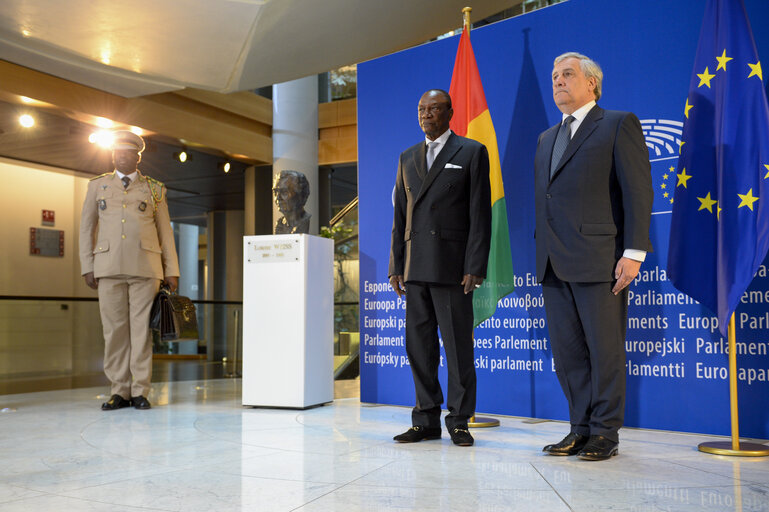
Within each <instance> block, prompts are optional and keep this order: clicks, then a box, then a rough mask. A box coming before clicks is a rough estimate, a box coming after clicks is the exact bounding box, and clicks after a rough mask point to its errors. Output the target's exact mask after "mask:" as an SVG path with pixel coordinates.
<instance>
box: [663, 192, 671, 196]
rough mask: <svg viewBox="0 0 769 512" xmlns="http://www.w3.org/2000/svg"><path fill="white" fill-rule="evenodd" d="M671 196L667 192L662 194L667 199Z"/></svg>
mask: <svg viewBox="0 0 769 512" xmlns="http://www.w3.org/2000/svg"><path fill="white" fill-rule="evenodd" d="M669 195H670V194H668V193H667V192H665V193H664V194H662V197H667V196H669Z"/></svg>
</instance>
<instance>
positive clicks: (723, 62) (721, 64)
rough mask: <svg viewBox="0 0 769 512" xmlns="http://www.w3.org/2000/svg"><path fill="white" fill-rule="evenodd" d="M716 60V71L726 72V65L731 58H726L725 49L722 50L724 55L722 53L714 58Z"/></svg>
mask: <svg viewBox="0 0 769 512" xmlns="http://www.w3.org/2000/svg"><path fill="white" fill-rule="evenodd" d="M716 60H717V61H718V67H717V68H716V71H718V70H719V69H722V68H723V70H724V71H726V63H727V62H729V61H730V60H732V58H731V57H727V56H726V49H724V53H722V54H721V56H720V57H716Z"/></svg>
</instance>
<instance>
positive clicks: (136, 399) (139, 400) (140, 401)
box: [131, 395, 152, 409]
mask: <svg viewBox="0 0 769 512" xmlns="http://www.w3.org/2000/svg"><path fill="white" fill-rule="evenodd" d="M131 403H133V404H134V409H149V408H151V407H152V406H151V405H150V401H149V400H147V399H146V398H144V397H143V396H141V395H139V396H132V397H131Z"/></svg>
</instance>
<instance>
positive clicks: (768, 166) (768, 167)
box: [764, 164, 769, 179]
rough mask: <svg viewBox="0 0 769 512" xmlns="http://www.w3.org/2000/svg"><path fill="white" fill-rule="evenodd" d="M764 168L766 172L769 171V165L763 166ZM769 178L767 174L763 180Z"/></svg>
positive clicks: (768, 173)
mask: <svg viewBox="0 0 769 512" xmlns="http://www.w3.org/2000/svg"><path fill="white" fill-rule="evenodd" d="M764 167H766V170H767V171H769V165H766V164H764ZM766 178H769V172H767V173H766V176H764V179H766Z"/></svg>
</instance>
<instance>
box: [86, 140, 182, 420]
mask: <svg viewBox="0 0 769 512" xmlns="http://www.w3.org/2000/svg"><path fill="white" fill-rule="evenodd" d="M114 135H115V143H114V145H113V148H112V161H113V164H114V166H115V170H114V171H112V172H108V173H106V174H102V175H101V176H98V177H96V178H93V179H92V180H91V181H90V182H89V183H88V192H87V193H86V197H85V202H84V203H83V213H82V218H81V221H80V266H81V271H82V275H83V277H84V278H85V282H86V284H87V285H88V286H90V287H91V288H93V289H96V290H98V292H99V310H100V311H101V321H102V326H103V329H104V373H105V374H106V376H107V378H108V379H109V380H110V382H111V383H112V391H111V392H112V396H111V398H110V399H109V400H108V401H107V402H105V403H103V404H102V407H101V408H102V410H105V411H111V410H114V409H120V408H122V407H129V406H131V405H133V406H134V407H135V408H136V409H149V408H150V407H151V406H150V402H149V400H147V395H148V394H149V391H150V379H151V376H152V343H151V340H150V337H149V315H150V308H151V306H152V301H153V299H154V297H155V295H156V294H157V291H158V288H159V287H160V282H161V280H165V282H166V283H168V285H169V286H170V287H171V290H172V291H173V290H175V289H176V288H177V286H178V283H179V277H178V276H179V263H178V259H177V256H176V246H175V244H174V235H173V230H172V229H171V220H170V217H169V215H168V204H167V202H166V188H165V187H164V186H163V184H162V183H160V182H159V181H157V180H154V179H152V178H150V177H147V176H144V175H142V174H141V172H139V170H138V169H137V167H136V166H137V165H138V163H139V162H140V161H141V153H142V151H144V140H143V139H142V138H141V137H139V136H138V135H136V134H134V133H132V132H130V131H118V132H115V134H114Z"/></svg>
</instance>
